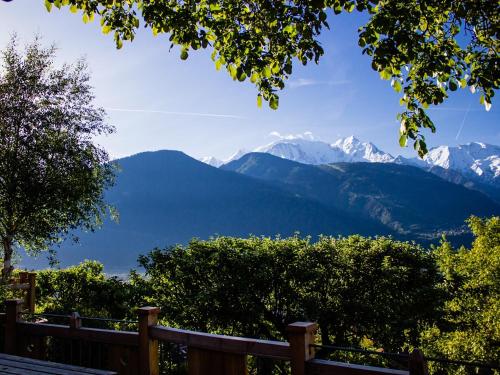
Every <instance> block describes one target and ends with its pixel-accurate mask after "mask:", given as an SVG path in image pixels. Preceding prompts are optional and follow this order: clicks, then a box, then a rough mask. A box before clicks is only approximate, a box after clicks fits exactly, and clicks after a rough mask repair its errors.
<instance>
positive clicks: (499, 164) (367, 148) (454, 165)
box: [202, 132, 500, 186]
mask: <svg viewBox="0 0 500 375" xmlns="http://www.w3.org/2000/svg"><path fill="white" fill-rule="evenodd" d="M272 135H273V136H277V137H278V138H279V139H277V140H275V141H274V142H271V143H269V144H266V145H264V146H260V147H257V148H255V149H254V150H253V152H264V153H268V154H271V155H274V156H277V157H280V158H284V159H289V160H293V161H296V162H299V163H304V164H315V165H318V164H329V163H339V162H373V163H397V164H405V165H411V166H414V167H419V168H423V169H426V170H430V171H432V169H433V167H441V168H444V169H446V170H450V171H454V172H458V173H459V174H460V175H462V176H464V177H467V178H468V179H472V180H475V181H479V182H483V183H486V184H492V185H494V186H499V185H500V184H499V181H500V146H495V145H489V144H486V143H482V142H472V143H468V144H465V145H459V146H439V147H434V148H432V149H431V150H429V153H428V154H427V155H426V157H425V158H424V159H423V160H422V159H420V158H417V157H415V158H410V159H407V158H404V157H402V156H397V157H396V158H395V157H393V156H392V155H391V154H388V153H386V152H384V151H382V150H380V149H378V148H377V147H376V146H375V145H374V144H373V143H370V142H363V141H360V140H359V139H357V138H356V137H354V136H349V137H346V138H340V139H338V140H336V141H335V142H333V143H328V142H324V141H322V140H319V139H317V138H315V137H314V136H313V135H312V134H311V133H310V132H306V133H303V134H296V135H285V136H283V135H281V134H279V133H277V132H273V133H272ZM249 152H252V151H247V150H239V151H238V152H236V153H235V154H234V155H232V156H231V157H230V158H229V159H226V160H223V161H220V160H218V159H215V158H204V159H203V160H202V161H204V162H206V163H207V164H210V165H213V166H217V167H218V166H220V165H222V164H226V163H228V162H230V161H233V160H237V159H239V158H241V157H242V156H243V155H245V154H247V153H249ZM436 173H437V172H436Z"/></svg>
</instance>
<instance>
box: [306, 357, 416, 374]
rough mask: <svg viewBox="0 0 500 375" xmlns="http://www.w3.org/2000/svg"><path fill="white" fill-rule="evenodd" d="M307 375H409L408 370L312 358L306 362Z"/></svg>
mask: <svg viewBox="0 0 500 375" xmlns="http://www.w3.org/2000/svg"><path fill="white" fill-rule="evenodd" d="M306 370H307V374H308V375H409V372H408V371H404V370H393V369H388V368H381V367H372V366H362V365H355V364H351V363H344V362H334V361H327V360H323V359H312V360H310V361H307V362H306Z"/></svg>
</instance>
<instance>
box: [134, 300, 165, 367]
mask: <svg viewBox="0 0 500 375" xmlns="http://www.w3.org/2000/svg"><path fill="white" fill-rule="evenodd" d="M159 312H160V309H159V308H158V307H149V306H148V307H141V308H140V309H138V310H137V313H138V315H139V370H140V375H158V374H159V373H160V366H159V357H158V340H155V339H151V338H150V337H149V327H151V326H155V325H156V324H157V323H158V313H159Z"/></svg>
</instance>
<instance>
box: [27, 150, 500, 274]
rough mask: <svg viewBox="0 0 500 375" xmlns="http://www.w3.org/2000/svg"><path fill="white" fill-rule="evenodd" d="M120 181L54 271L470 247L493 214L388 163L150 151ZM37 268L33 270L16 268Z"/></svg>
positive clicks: (485, 203) (486, 202) (474, 197)
mask: <svg viewBox="0 0 500 375" xmlns="http://www.w3.org/2000/svg"><path fill="white" fill-rule="evenodd" d="M117 164H119V166H120V169H121V172H120V173H118V175H117V180H116V185H115V186H114V187H112V188H111V189H110V190H109V191H107V193H106V200H107V202H109V203H110V204H111V205H113V206H114V207H116V209H117V210H118V212H119V216H120V219H119V222H113V221H110V220H107V221H105V222H104V224H103V227H102V228H101V229H99V230H97V231H95V232H93V233H77V235H78V236H79V237H80V240H79V242H78V243H76V244H72V243H69V242H65V243H63V244H62V246H61V249H60V251H59V259H60V261H61V265H63V266H65V265H70V264H74V263H77V262H79V261H81V260H83V259H86V258H87V259H97V260H100V261H102V262H103V263H104V264H105V266H106V269H107V271H108V272H123V271H126V270H128V269H130V268H131V267H134V266H135V265H136V259H137V256H138V255H139V254H141V253H142V254H143V253H146V252H148V251H150V250H151V249H153V248H154V247H166V246H171V245H174V244H176V243H186V242H188V241H189V240H190V239H191V238H193V237H198V238H204V239H206V238H209V237H210V236H214V235H217V234H220V235H232V236H248V235H252V234H253V235H258V236H260V235H266V236H274V235H277V234H280V235H282V236H289V235H293V234H294V233H295V232H300V233H301V235H310V236H312V237H313V238H317V236H318V235H320V234H325V235H334V236H337V235H349V234H354V233H359V234H362V235H368V236H373V235H392V236H394V237H396V238H400V239H404V240H415V241H418V242H420V243H423V244H428V243H429V242H436V241H438V240H439V238H440V236H441V234H442V233H446V234H447V236H448V237H449V238H450V239H451V240H453V241H456V242H457V243H463V242H464V241H467V240H468V239H470V236H469V234H468V232H467V231H466V227H465V225H464V220H465V219H466V218H467V217H468V216H470V215H471V214H475V215H478V216H491V215H498V214H500V205H498V204H496V203H495V202H494V201H493V200H491V199H490V198H488V197H487V196H486V195H484V194H482V193H480V192H477V191H474V190H470V189H467V188H465V187H463V186H461V185H457V184H454V183H450V182H448V181H445V180H443V179H442V178H440V177H438V176H436V175H434V174H432V173H429V172H427V171H425V170H423V169H421V168H417V167H414V166H409V165H399V164H396V163H368V162H349V163H347V162H342V163H328V164H322V165H311V164H304V163H298V162H294V161H291V160H287V159H284V158H281V157H277V156H274V155H271V154H268V153H249V154H245V155H244V156H243V157H241V158H240V159H238V160H234V161H232V162H230V163H228V164H226V165H224V166H221V167H220V168H215V167H212V166H209V165H207V164H205V163H202V162H200V161H198V160H196V159H193V158H191V157H189V156H187V155H185V154H184V153H182V152H179V151H156V152H146V153H141V154H137V155H133V156H130V157H127V158H123V159H119V160H117ZM21 265H22V266H24V267H28V268H39V267H42V266H43V262H41V261H40V260H33V259H30V258H26V257H24V258H23V262H22V263H21Z"/></svg>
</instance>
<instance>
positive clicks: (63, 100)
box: [0, 37, 113, 282]
mask: <svg viewBox="0 0 500 375" xmlns="http://www.w3.org/2000/svg"><path fill="white" fill-rule="evenodd" d="M55 51H56V50H55V48H54V47H53V46H52V47H49V48H44V47H42V45H41V43H40V40H39V38H36V39H35V40H34V41H33V42H32V43H30V44H29V45H27V46H26V47H25V50H24V51H21V50H20V49H19V48H18V43H17V40H16V37H13V38H12V39H11V41H10V42H9V44H8V45H7V47H6V48H5V49H4V50H3V51H2V52H1V62H2V67H1V70H0V239H1V241H2V245H3V246H2V248H3V271H2V280H3V281H4V282H5V281H6V280H7V279H8V278H9V277H10V274H11V270H12V265H11V259H12V254H13V251H14V249H15V247H16V246H22V247H23V248H25V249H26V250H28V251H40V250H46V249H48V248H49V247H50V246H51V245H53V244H55V243H57V242H59V241H61V240H62V239H63V238H64V237H65V236H66V235H67V234H68V232H69V231H70V230H72V229H75V228H78V227H83V228H87V229H90V230H93V229H94V228H95V227H96V226H97V225H99V224H100V222H101V220H102V218H103V217H104V215H105V214H106V212H107V208H108V207H107V205H106V204H105V202H104V199H103V193H104V191H105V189H106V188H107V187H109V186H110V185H111V184H112V183H113V166H112V165H111V164H110V163H109V160H108V155H107V153H106V151H105V150H103V149H102V148H99V147H98V146H96V145H95V144H94V143H93V137H94V136H95V135H98V134H103V133H104V134H105V133H110V132H112V131H113V128H112V127H111V126H109V125H107V124H106V123H105V122H104V118H105V112H104V110H103V109H102V108H99V107H97V106H95V104H94V95H93V92H92V87H91V86H90V84H89V79H90V77H89V74H88V72H87V66H86V64H85V61H83V60H80V61H77V62H76V63H74V64H71V65H68V64H65V65H63V66H61V67H56V66H55V65H54V58H55Z"/></svg>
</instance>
